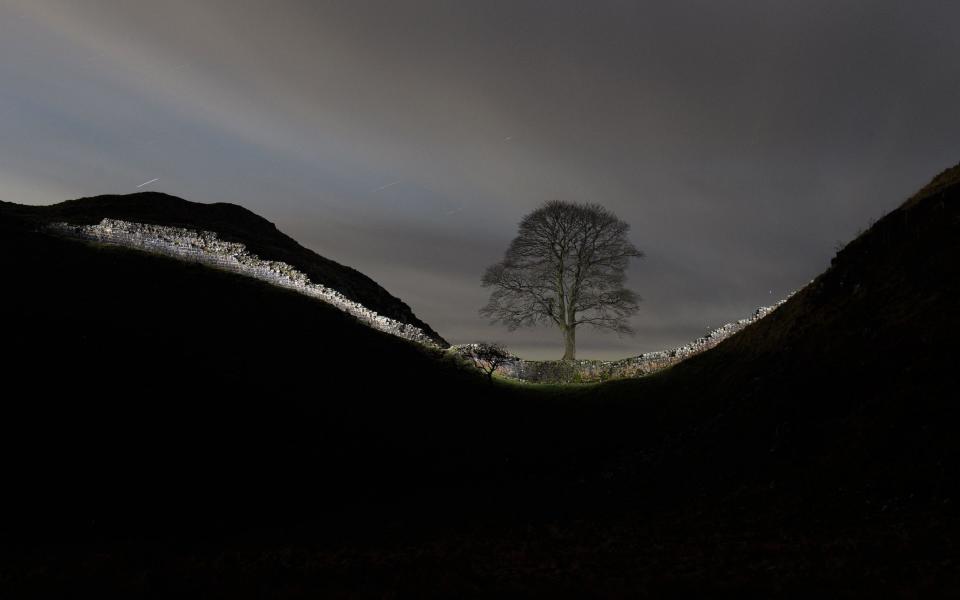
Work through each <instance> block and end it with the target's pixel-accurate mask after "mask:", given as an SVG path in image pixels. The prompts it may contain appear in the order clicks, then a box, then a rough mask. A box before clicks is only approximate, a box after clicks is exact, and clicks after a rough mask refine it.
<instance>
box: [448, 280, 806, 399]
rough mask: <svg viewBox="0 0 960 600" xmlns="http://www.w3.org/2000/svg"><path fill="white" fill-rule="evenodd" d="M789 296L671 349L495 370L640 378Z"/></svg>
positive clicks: (552, 379)
mask: <svg viewBox="0 0 960 600" xmlns="http://www.w3.org/2000/svg"><path fill="white" fill-rule="evenodd" d="M794 293H795V292H794ZM791 296H793V294H790V295H789V296H787V297H786V298H784V299H783V300H781V301H780V302H777V303H776V304H774V305H773V306H762V307H760V308H758V309H756V310H755V311H754V313H753V315H751V316H750V317H749V318H746V319H740V320H739V321H736V322H735V323H727V324H726V325H723V326H722V327H718V328H716V329H714V330H713V331H711V332H710V333H708V334H706V335H704V336H702V337H699V338H697V339H695V340H693V341H692V342H689V343H687V344H684V345H682V346H679V347H677V348H673V349H671V350H661V351H658V352H647V353H645V354H640V355H639V356H632V357H630V358H622V359H620V360H574V361H562V360H523V359H521V358H518V357H515V358H514V359H513V360H511V361H510V362H508V363H506V364H504V365H501V366H500V367H499V368H498V369H497V373H498V374H500V375H503V376H504V377H509V378H511V379H518V380H520V381H527V382H531V383H592V382H600V381H608V380H610V379H624V378H629V377H641V376H643V375H648V374H650V373H654V372H656V371H659V370H661V369H665V368H667V367H671V366H673V365H675V364H677V363H678V362H680V361H682V360H684V359H687V358H689V357H691V356H694V355H696V354H699V353H701V352H703V351H705V350H709V349H710V348H713V347H714V346H716V345H717V344H719V343H720V342H722V341H723V340H725V339H727V338H728V337H730V336H731V335H733V334H735V333H737V332H738V331H740V330H742V329H743V328H744V327H747V326H748V325H750V324H752V323H755V322H756V321H759V320H760V319H762V318H763V317H765V316H767V315H768V314H770V313H771V312H773V311H774V310H775V309H777V308H778V307H779V306H780V305H781V304H783V303H784V302H786V301H787V300H789V299H790V297H791ZM457 348H458V347H453V348H451V350H454V351H456V349H457Z"/></svg>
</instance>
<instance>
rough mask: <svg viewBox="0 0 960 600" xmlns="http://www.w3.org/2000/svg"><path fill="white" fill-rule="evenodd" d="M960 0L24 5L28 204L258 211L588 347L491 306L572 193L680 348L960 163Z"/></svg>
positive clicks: (23, 164)
mask: <svg viewBox="0 0 960 600" xmlns="http://www.w3.org/2000/svg"><path fill="white" fill-rule="evenodd" d="M958 23H960V3H958V2H956V1H955V0H951V1H942V2H939V1H915V0H914V1H910V2H906V1H896V2H893V1H884V0H870V1H845V0H828V1H818V0H804V1H803V2H797V1H796V0H790V1H778V0H755V1H750V2H747V1H737V0H724V1H722V2H718V1H716V0H704V1H689V2H687V1H680V0H677V1H670V2H667V1H660V2H629V1H626V0H610V1H600V0H591V1H589V2H588V1H584V0H545V1H541V2H531V1H524V0H506V1H501V0H472V1H468V0H458V1H453V0H444V1H440V0H437V1H433V2H429V1H420V0H417V1H404V0H382V1H380V0H376V1H364V0H343V1H332V2H323V1H320V0H314V1H284V0H189V1H181V0H165V1H163V2H156V1H150V2H141V1H136V0H109V1H98V0H62V1H60V0H0V199H3V200H8V201H13V202H21V203H31V204H50V203H54V202H58V201H61V200H65V199H69V198H76V197H80V196H89V195H95V194H104V193H128V192H134V191H138V188H137V186H138V185H140V184H142V183H143V182H146V181H148V180H151V179H158V180H157V181H156V182H154V183H152V184H150V185H148V186H145V187H144V188H140V189H153V190H158V191H163V192H167V193H170V194H174V195H177V196H181V197H184V198H187V199H190V200H195V201H201V202H233V203H236V204H240V205H243V206H245V207H247V208H249V209H251V210H253V211H255V212H257V213H259V214H260V215H262V216H264V217H266V218H267V219H269V220H270V221H273V222H274V223H276V224H277V226H278V227H280V229H281V230H283V231H285V232H286V233H288V234H290V235H291V236H293V237H294V238H296V239H297V240H298V241H300V242H301V243H303V244H304V245H306V246H308V247H310V248H312V249H314V250H316V251H317V252H319V253H320V254H322V255H324V256H327V257H329V258H332V259H334V260H337V261H339V262H341V263H344V264H347V265H350V266H353V267H355V268H358V269H360V270H361V271H363V272H365V273H367V274H368V275H370V276H371V277H373V278H374V279H375V280H377V281H378V282H379V283H381V284H382V285H384V287H386V288H387V289H388V290H390V291H391V292H392V293H393V294H395V295H397V296H399V297H400V298H402V299H403V300H405V301H406V302H407V303H408V304H410V305H411V306H412V307H413V309H414V310H415V312H416V313H417V315H418V316H419V317H421V318H422V319H424V320H425V321H427V322H428V323H430V324H431V325H432V326H433V327H434V328H435V329H437V330H438V331H439V332H440V333H441V334H442V335H443V336H445V337H446V338H447V339H448V340H450V341H451V342H453V343H459V342H467V341H475V340H479V339H489V340H499V341H502V342H504V343H506V344H507V345H508V346H509V347H511V348H512V349H513V350H514V351H516V352H517V353H519V354H521V355H523V356H528V357H559V356H560V355H561V354H562V344H561V343H560V337H559V334H558V333H557V332H556V331H551V330H549V329H542V330H521V331H517V332H513V333H509V332H507V331H506V330H504V329H502V328H500V327H495V326H490V325H488V324H487V323H486V322H485V321H484V320H483V319H482V318H480V317H479V316H478V314H477V310H478V309H479V308H480V307H481V306H482V305H483V304H484V303H485V302H486V298H487V290H484V289H483V288H481V287H480V276H481V274H482V272H483V270H484V268H485V267H486V266H487V265H488V264H491V263H493V262H496V261H497V260H499V259H500V258H501V256H502V253H503V251H504V250H505V249H506V245H507V243H508V242H509V240H510V239H511V238H512V237H513V235H514V234H515V233H516V224H517V222H518V221H519V219H520V218H521V217H522V216H523V214H524V213H526V212H528V211H530V210H531V209H533V208H535V207H536V206H538V205H540V204H541V203H543V202H544V201H546V200H549V199H562V200H568V201H574V202H596V203H600V204H603V205H605V206H607V207H608V208H610V209H611V210H613V211H614V212H615V213H617V214H618V215H619V216H620V217H622V218H623V219H624V220H626V221H627V222H629V223H630V224H631V225H632V231H631V238H632V240H633V241H634V243H635V244H636V245H637V246H638V247H639V248H641V249H642V250H643V251H645V252H646V254H647V256H646V258H644V259H643V260H641V261H638V262H637V263H636V264H634V265H633V266H632V267H631V269H630V272H629V284H630V286H631V287H632V288H633V289H635V290H636V291H637V292H638V293H639V294H640V295H641V296H642V297H643V298H644V301H643V302H642V304H641V310H640V312H639V313H638V314H637V316H636V318H635V319H634V325H635V327H636V329H637V331H638V333H637V335H636V336H635V337H625V338H618V337H617V336H616V335H611V334H607V335H596V334H590V333H588V332H579V333H578V343H579V346H578V355H579V356H580V357H584V358H590V357H597V358H610V357H621V356H628V355H634V354H637V353H640V352H644V351H650V350H658V349H663V348H668V347H673V346H676V345H679V344H681V343H683V342H686V341H688V340H690V339H692V338H694V337H696V336H698V335H701V334H702V333H704V332H706V331H707V330H708V329H711V328H713V327H716V326H718V325H721V324H723V323H725V322H728V321H731V320H736V319H739V318H741V317H744V316H747V315H748V314H749V313H750V312H751V311H752V310H753V308H754V307H756V306H759V305H764V304H769V303H771V302H773V301H776V300H777V299H779V298H780V297H782V296H784V295H785V294H787V293H789V292H790V291H791V290H794V289H795V288H798V287H800V286H802V285H804V284H805V283H806V282H807V281H809V280H810V279H811V278H812V277H814V276H815V275H817V274H818V273H820V272H821V271H823V270H824V269H825V268H826V266H827V265H828V264H829V259H830V257H831V256H832V254H833V253H834V249H835V246H836V245H837V243H838V242H839V241H845V240H849V239H850V238H851V237H853V236H854V235H855V234H856V232H857V231H858V229H860V228H862V227H865V226H867V225H868V224H869V223H870V222H871V220H873V219H875V218H876V217H878V216H880V215H882V214H883V213H885V212H886V211H888V210H890V209H891V208H893V207H895V206H896V205H897V204H899V203H900V202H901V201H902V200H903V199H904V198H905V197H906V196H907V195H908V194H909V193H911V192H912V191H913V190H915V189H916V188H918V187H919V186H921V185H922V184H924V183H925V182H926V181H927V180H928V179H930V178H931V177H932V176H933V175H935V174H936V173H937V172H939V171H940V170H942V169H944V168H946V167H948V166H950V165H952V164H955V163H956V162H958V161H960V35H958V34H957V24H958Z"/></svg>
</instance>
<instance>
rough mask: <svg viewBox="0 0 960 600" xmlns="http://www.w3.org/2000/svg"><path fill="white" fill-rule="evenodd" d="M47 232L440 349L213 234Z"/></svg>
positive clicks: (98, 229) (128, 229)
mask: <svg viewBox="0 0 960 600" xmlns="http://www.w3.org/2000/svg"><path fill="white" fill-rule="evenodd" d="M47 230H48V231H51V232H54V233H57V234H59V235H63V236H67V237H73V238H78V239H82V240H88V241H94V242H99V243H105V244H113V245H116V246H123V247H125V248H135V249H137V250H143V251H146V252H150V253H152V254H160V255H163V256H169V257H172V258H176V259H179V260H184V261H188V262H194V263H199V264H203V265H206V266H209V267H214V268H217V269H222V270H225V271H230V272H231V273H238V274H241V275H245V276H247V277H253V278H254V279H259V280H261V281H266V282H268V283H271V284H273V285H276V286H278V287H282V288H286V289H290V290H294V291H297V292H299V293H301V294H304V295H306V296H310V297H311V298H316V299H318V300H322V301H324V302H326V303H327V304H330V305H332V306H335V307H336V308H338V309H340V310H342V311H343V312H345V313H348V314H350V315H352V316H354V317H356V318H357V319H359V320H360V321H362V322H363V323H365V324H367V325H369V326H370V327H373V328H374V329H378V330H380V331H383V332H386V333H389V334H392V335H395V336H398V337H402V338H404V339H407V340H411V341H414V342H418V343H420V344H424V345H426V346H430V347H434V348H438V347H439V346H438V345H437V344H436V342H434V341H433V340H432V339H430V337H429V336H428V335H427V334H426V333H424V332H423V330H422V329H420V328H419V327H416V326H414V325H410V324H407V323H401V322H400V321H396V320H394V319H391V318H389V317H385V316H383V315H380V314H377V313H376V312H374V311H372V310H370V309H368V308H366V307H365V306H363V305H362V304H359V303H357V302H354V301H352V300H349V299H348V298H346V297H345V296H344V295H343V294H341V293H340V292H338V291H337V290H334V289H332V288H328V287H326V286H324V285H321V284H318V283H313V282H312V281H310V278H309V277H308V276H307V275H306V274H305V273H303V272H301V271H298V270H297V269H295V268H294V267H292V266H290V265H288V264H287V263H284V262H279V261H272V260H262V259H260V258H258V257H257V256H255V255H253V254H251V253H250V252H249V251H248V250H247V249H246V247H245V246H244V245H243V244H239V243H234V242H225V241H223V240H221V239H219V238H218V237H217V234H216V233H213V232H211V231H194V230H191V229H181V228H178V227H166V226H162V225H145V224H142V223H131V222H128V221H118V220H115V219H104V220H102V221H101V222H100V223H98V224H96V225H71V224H69V223H52V224H49V225H48V226H47Z"/></svg>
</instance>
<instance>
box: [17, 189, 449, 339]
mask: <svg viewBox="0 0 960 600" xmlns="http://www.w3.org/2000/svg"><path fill="white" fill-rule="evenodd" d="M0 211H3V212H5V213H7V214H8V215H10V216H16V217H19V218H27V219H35V220H38V221H45V222H54V221H62V222H66V223H75V224H95V223H99V222H100V221H101V220H102V219H104V218H111V219H118V220H124V221H133V222H136V223H149V224H154V225H167V226H171V227H187V228H193V229H200V230H205V231H213V232H216V233H217V234H218V235H219V236H220V238H221V239H223V240H226V241H231V242H240V243H243V244H245V245H246V246H247V248H248V249H249V250H250V251H251V252H252V253H254V254H256V255H257V256H259V257H260V258H263V259H265V260H276V261H281V262H285V263H287V264H289V265H292V266H294V267H296V268H297V269H299V270H300V271H303V272H304V273H306V274H307V275H308V276H309V277H310V278H311V279H312V280H313V281H315V282H316V283H320V284H323V285H325V286H327V287H330V288H333V289H335V290H338V291H339V292H340V293H342V294H343V295H345V296H346V297H347V298H350V299H351V300H354V301H356V302H359V303H360V304H363V305H364V306H366V307H368V308H370V309H371V310H374V311H376V312H378V313H380V314H382V315H385V316H388V317H390V318H392V319H396V320H397V321H400V322H403V323H410V324H412V325H415V326H417V327H419V328H420V329H423V330H424V331H426V332H427V333H428V334H429V335H430V336H432V337H433V338H434V339H435V340H436V341H437V342H438V343H439V344H440V345H441V346H446V345H447V343H446V341H444V340H443V338H441V337H440V335H439V334H438V333H437V332H436V331H434V330H433V329H431V328H430V326H429V325H427V324H426V323H424V322H423V321H421V320H420V319H418V318H417V317H416V315H414V314H413V311H412V310H411V309H410V307H409V306H407V305H406V304H405V303H404V302H403V301H401V300H400V299H398V298H396V297H395V296H393V295H391V294H390V293H389V292H387V291H386V290H385V289H383V288H382V287H381V286H380V285H378V284H377V283H376V282H375V281H373V280H372V279H370V278H369V277H367V276H366V275H364V274H363V273H360V272H359V271H357V270H355V269H352V268H350V267H346V266H344V265H341V264H339V263H337V262H334V261H332V260H330V259H328V258H325V257H323V256H320V255H319V254H317V253H316V252H313V251H312V250H309V249H307V248H304V247H303V246H301V245H300V244H298V243H297V242H296V241H295V240H293V239H292V238H290V237H289V236H287V235H285V234H283V233H282V232H280V231H279V230H278V229H277V228H276V226H275V225H274V224H273V223H271V222H269V221H267V220H266V219H264V218H263V217H260V216H259V215H256V214H254V213H252V212H250V211H249V210H247V209H245V208H243V207H240V206H237V205H234V204H226V203H214V204H202V203H198V202H190V201H187V200H183V199H182V198H177V197H175V196H170V195H168V194H163V193H160V192H140V193H136V194H126V195H105V196H94V197H91V198H80V199H78V200H68V201H66V202H61V203H59V204H54V205H51V206H23V205H17V204H12V203H9V202H3V203H0Z"/></svg>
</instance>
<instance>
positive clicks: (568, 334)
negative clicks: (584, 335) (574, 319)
mask: <svg viewBox="0 0 960 600" xmlns="http://www.w3.org/2000/svg"><path fill="white" fill-rule="evenodd" d="M576 352H577V326H576V325H573V326H567V327H564V328H563V359H562V360H574V358H575V355H576Z"/></svg>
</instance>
